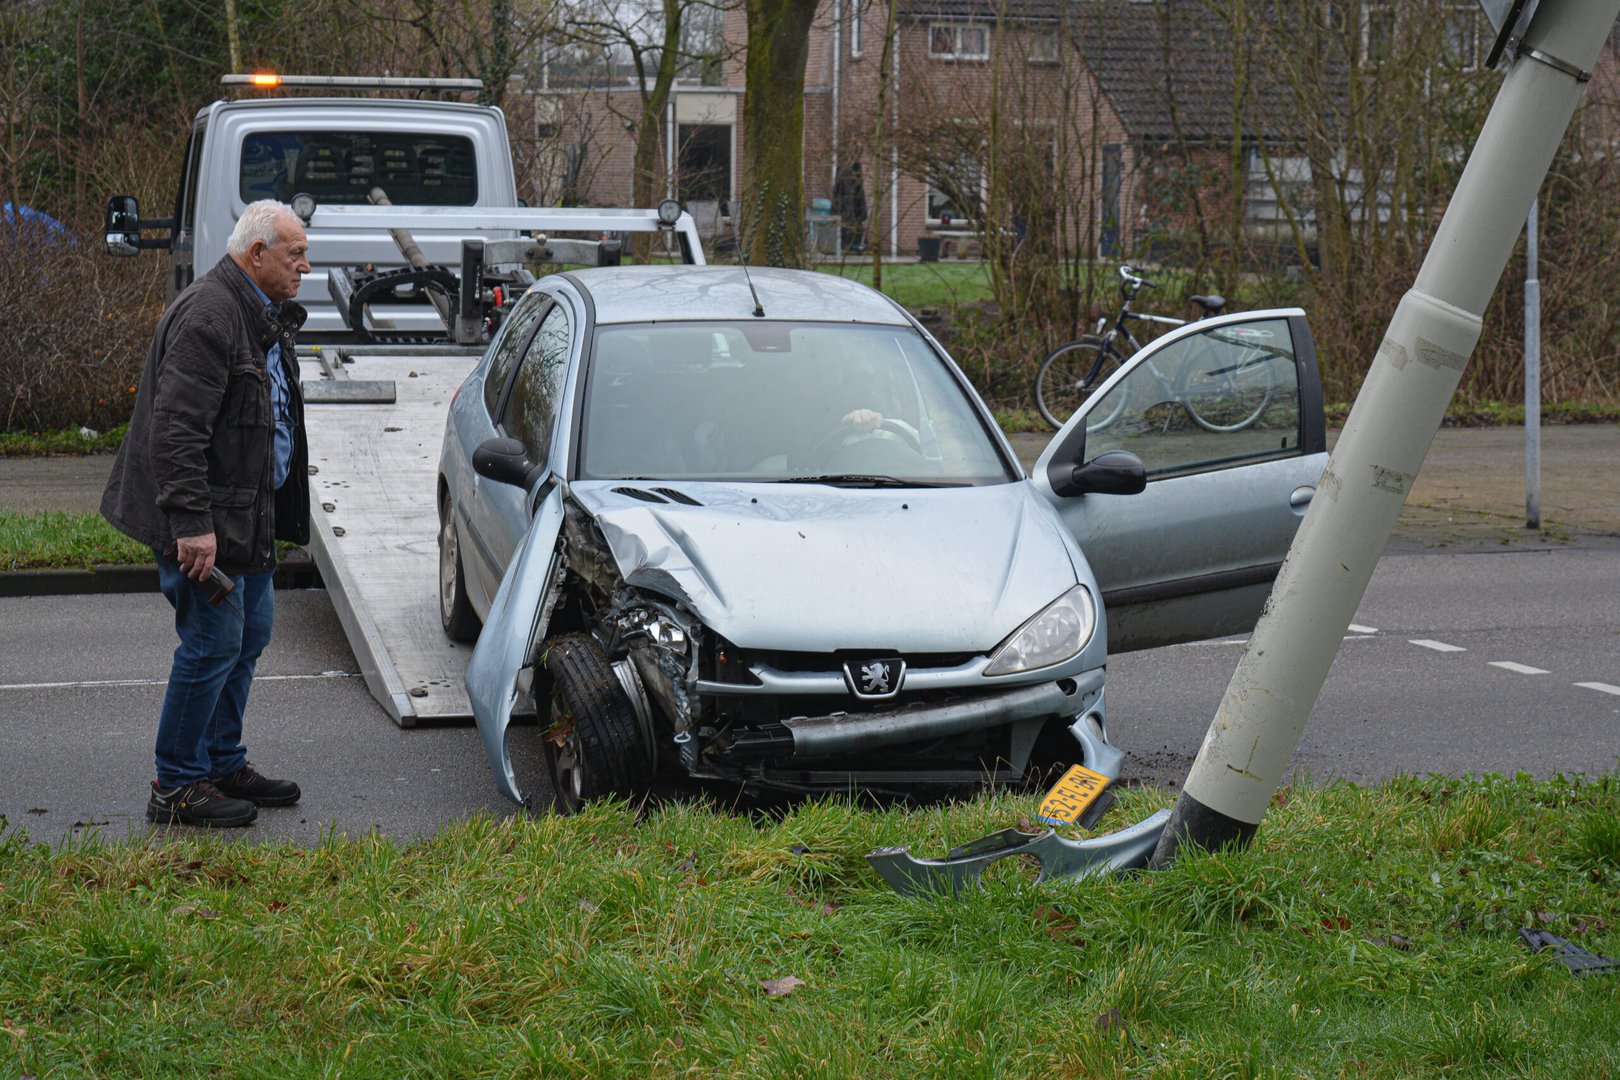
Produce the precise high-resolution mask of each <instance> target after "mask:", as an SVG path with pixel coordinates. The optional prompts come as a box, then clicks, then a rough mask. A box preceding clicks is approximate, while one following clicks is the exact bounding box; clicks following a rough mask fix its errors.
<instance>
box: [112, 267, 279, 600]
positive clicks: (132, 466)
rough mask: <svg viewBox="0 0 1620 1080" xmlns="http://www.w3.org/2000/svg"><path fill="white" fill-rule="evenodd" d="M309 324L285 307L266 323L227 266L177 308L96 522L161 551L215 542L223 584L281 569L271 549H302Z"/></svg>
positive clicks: (143, 385)
mask: <svg viewBox="0 0 1620 1080" xmlns="http://www.w3.org/2000/svg"><path fill="white" fill-rule="evenodd" d="M306 317H307V316H306V313H305V311H304V309H303V308H301V307H299V306H298V305H297V304H295V303H292V302H291V301H288V302H286V303H283V304H282V305H281V318H280V320H279V321H277V322H272V321H271V319H270V317H269V314H268V313H267V312H266V310H265V306H264V302H263V301H262V300H260V299H259V295H258V293H257V292H255V291H254V288H253V284H252V282H250V281H248V279H247V277H246V275H244V274H243V273H242V270H241V268H240V267H238V266H237V265H236V263H234V262H232V261H231V258H230V257H229V256H226V257H225V258H223V259H221V260H220V261H219V263H218V264H217V265H215V267H214V268H213V269H212V270H210V271H209V272H208V273H207V274H204V275H203V276H202V277H200V278H198V279H197V280H196V281H195V282H194V283H193V284H192V285H191V287H190V288H188V289H186V291H185V292H183V293H181V294H180V295H179V296H177V297H176V298H175V301H174V303H173V304H171V305H170V306H169V310H168V311H166V312H164V314H163V319H162V321H161V322H159V323H158V328H157V334H156V336H155V337H154V338H153V340H152V348H151V350H150V351H149V352H148V353H147V354H146V367H145V368H144V370H143V371H142V373H141V382H140V388H139V390H138V391H137V392H136V395H135V415H134V416H132V417H131V418H130V422H129V433H128V434H127V435H125V436H124V443H123V445H122V446H120V447H119V448H118V460H117V461H115V462H114V463H113V469H112V478H111V479H110V480H109V481H108V482H107V490H106V493H105V494H103V495H102V497H101V513H102V516H104V517H105V518H106V519H107V520H108V521H110V522H112V524H113V525H114V526H115V527H117V529H118V530H119V531H120V532H122V533H124V534H126V535H128V536H130V537H132V538H133V539H135V540H138V541H140V542H141V543H143V544H148V545H150V546H152V547H155V548H158V549H160V550H166V549H168V548H169V547H170V546H171V545H173V543H174V541H175V540H177V539H179V538H180V537H183V536H202V535H205V534H207V533H209V532H212V533H213V534H214V536H215V538H216V540H217V541H218V544H219V552H218V555H217V561H218V562H219V564H220V566H221V567H222V568H223V569H224V570H226V571H227V572H229V573H236V574H242V573H259V572H262V571H265V570H270V569H273V568H274V567H275V564H276V545H275V541H276V540H290V541H292V542H293V543H296V544H303V543H308V541H309V444H308V442H307V440H306V439H305V437H304V397H303V393H302V391H301V390H300V388H299V385H298V362H297V358H296V354H295V353H294V348H295V342H294V337H295V335H296V334H297V332H298V328H299V327H300V326H302V325H303V324H304V319H305V318H306ZM278 338H279V339H280V341H281V362H282V364H283V365H284V366H285V368H286V372H287V386H288V390H289V392H290V395H291V400H290V401H289V403H288V404H289V408H290V411H291V413H292V419H293V455H292V465H291V468H290V470H289V472H288V474H287V480H286V482H285V483H283V484H282V485H281V489H280V490H279V491H278V490H276V489H275V488H274V487H273V484H274V483H275V474H274V468H275V462H274V454H275V442H274V439H273V437H272V436H273V434H274V432H275V423H274V417H273V415H272V413H271V408H270V377H269V374H268V373H267V372H266V370H265V353H266V352H267V351H268V349H269V347H270V346H271V345H272V344H274V343H275V342H276V340H277V339H278Z"/></svg>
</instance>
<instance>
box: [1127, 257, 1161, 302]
mask: <svg viewBox="0 0 1620 1080" xmlns="http://www.w3.org/2000/svg"><path fill="white" fill-rule="evenodd" d="M1119 276H1120V277H1121V278H1122V279H1123V280H1122V281H1121V282H1120V284H1119V291H1120V292H1121V293H1123V294H1124V295H1125V296H1126V297H1130V296H1133V295H1135V293H1136V292H1137V290H1139V289H1143V288H1148V289H1157V288H1158V287H1159V286H1158V285H1156V284H1155V283H1153V282H1151V281H1149V280H1148V279H1147V278H1145V277H1138V276H1137V275H1136V272H1135V271H1133V270H1132V269H1131V267H1130V264H1129V263H1121V264H1120V267H1119Z"/></svg>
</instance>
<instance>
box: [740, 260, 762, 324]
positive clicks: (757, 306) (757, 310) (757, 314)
mask: <svg viewBox="0 0 1620 1080" xmlns="http://www.w3.org/2000/svg"><path fill="white" fill-rule="evenodd" d="M742 272H743V280H744V281H746V282H748V294H749V295H750V296H752V297H753V298H754V318H756V319H763V318H764V317H765V305H764V304H762V303H760V302H759V293H757V292H755V291H754V279H753V277H752V276H750V275H749V273H748V264H747V263H746V262H745V263H743V264H742Z"/></svg>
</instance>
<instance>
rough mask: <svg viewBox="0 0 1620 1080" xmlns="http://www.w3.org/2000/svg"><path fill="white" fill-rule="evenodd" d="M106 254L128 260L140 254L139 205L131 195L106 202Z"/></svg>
mask: <svg viewBox="0 0 1620 1080" xmlns="http://www.w3.org/2000/svg"><path fill="white" fill-rule="evenodd" d="M105 235H106V244H107V254H109V255H117V256H119V257H121V258H128V257H130V256H132V255H139V254H140V253H141V204H140V203H139V202H137V201H136V200H135V196H133V195H114V196H113V197H112V198H110V199H108V200H107V218H106V230H105Z"/></svg>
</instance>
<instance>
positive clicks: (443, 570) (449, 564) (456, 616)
mask: <svg viewBox="0 0 1620 1080" xmlns="http://www.w3.org/2000/svg"><path fill="white" fill-rule="evenodd" d="M465 581H466V573H465V571H463V569H462V566H461V539H460V537H459V536H458V535H457V532H456V506H455V503H453V502H452V501H451V500H450V496H448V495H446V496H445V497H444V523H443V524H442V525H440V526H439V625H440V626H443V627H444V632H445V634H446V635H448V636H449V638H450V640H451V641H463V642H470V641H477V640H478V631H479V630H480V629H482V625H481V624H480V623H479V621H478V612H476V611H474V610H473V606H472V601H471V600H468V599H467V586H466V584H465Z"/></svg>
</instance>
